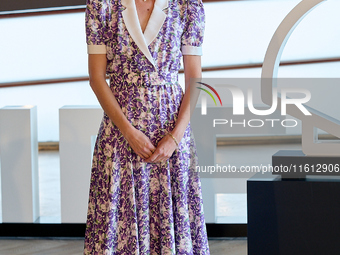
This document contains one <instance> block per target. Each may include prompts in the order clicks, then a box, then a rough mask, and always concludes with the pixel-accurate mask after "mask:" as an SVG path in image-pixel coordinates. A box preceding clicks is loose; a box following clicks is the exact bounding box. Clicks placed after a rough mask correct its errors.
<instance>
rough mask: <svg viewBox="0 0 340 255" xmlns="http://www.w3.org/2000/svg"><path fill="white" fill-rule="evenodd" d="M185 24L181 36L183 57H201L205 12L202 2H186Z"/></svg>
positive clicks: (192, 0)
mask: <svg viewBox="0 0 340 255" xmlns="http://www.w3.org/2000/svg"><path fill="white" fill-rule="evenodd" d="M186 8H187V10H186V15H187V16H186V19H185V20H186V24H185V25H184V31H183V34H182V45H181V51H182V54H183V55H202V43H203V36H204V29H205V12H204V7H203V3H202V0H187V6H186Z"/></svg>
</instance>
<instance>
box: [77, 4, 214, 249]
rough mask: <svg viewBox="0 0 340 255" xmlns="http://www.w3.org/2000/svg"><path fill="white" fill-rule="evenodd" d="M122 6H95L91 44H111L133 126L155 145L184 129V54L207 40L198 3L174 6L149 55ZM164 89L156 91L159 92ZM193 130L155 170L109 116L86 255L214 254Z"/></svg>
mask: <svg viewBox="0 0 340 255" xmlns="http://www.w3.org/2000/svg"><path fill="white" fill-rule="evenodd" d="M123 10H124V6H122V4H121V1H120V0H114V1H105V0H102V1H101V0H88V3H87V10H86V28H87V29H86V31H87V43H88V44H89V45H103V44H105V45H106V49H107V59H108V64H107V73H108V74H109V76H110V88H111V91H112V93H113V94H114V95H115V97H116V99H117V101H118V103H119V105H120V106H121V109H122V111H123V113H124V114H125V116H126V117H127V119H128V120H129V121H130V123H131V124H132V125H133V126H134V127H136V128H138V129H139V130H141V131H142V132H144V133H145V134H146V135H147V136H148V137H149V138H150V140H151V142H152V143H153V144H155V145H157V143H158V142H159V141H160V140H161V139H162V137H163V136H164V135H165V134H166V132H167V131H171V130H172V129H173V128H174V126H175V123H176V120H177V116H178V111H179V107H180V104H181V101H182V98H183V91H182V88H181V86H180V85H179V83H178V78H177V73H178V70H179V68H180V61H179V59H180V57H181V56H182V52H181V47H182V46H183V45H184V46H190V47H191V46H192V47H199V46H201V44H202V41H203V30H204V10H203V5H202V3H201V2H199V1H198V0H188V1H184V0H178V1H176V0H169V7H168V8H167V9H165V10H164V12H165V13H166V15H167V17H166V19H165V21H164V24H163V26H162V28H161V30H160V32H159V34H158V35H157V37H156V38H155V40H154V41H152V42H151V44H150V45H149V51H150V53H151V55H152V57H153V58H154V60H155V63H156V67H155V66H153V65H152V64H151V63H150V61H149V60H148V59H147V58H146V57H145V56H144V54H143V53H142V52H141V51H140V49H139V48H138V47H137V45H136V44H135V42H134V41H133V39H132V38H131V36H130V35H129V32H128V31H127V29H126V27H125V24H124V20H123V19H122V14H121V12H122V11H123ZM155 84H157V85H156V86H154V85H155ZM196 165H197V156H196V149H195V144H194V139H193V136H192V132H191V128H190V124H189V125H188V127H187V129H186V131H185V134H184V137H183V139H182V140H181V141H180V142H179V147H178V148H177V149H176V151H175V152H174V153H173V155H172V156H171V157H170V159H169V160H167V161H166V162H163V163H155V164H148V163H144V162H143V161H142V160H141V158H140V157H139V156H138V155H137V154H135V153H134V151H133V150H132V149H131V147H130V146H129V144H128V143H127V141H126V140H125V138H124V137H123V135H122V134H121V132H120V130H119V129H118V128H117V127H116V126H115V125H114V124H113V122H112V121H111V120H110V119H109V118H108V116H107V115H106V114H104V117H103V120H102V122H101V125H100V129H99V133H98V137H97V141H96V145H95V150H94V157H93V166H92V173H91V184H90V195H89V207H88V216H87V228H86V236H85V249H84V254H100V255H101V254H114V255H118V254H119V255H120V254H121V255H123V254H124V255H133V254H134V255H137V254H138V255H147V254H163V255H174V254H188V255H189V254H190V255H207V254H209V247H208V240H207V234H206V228H205V220H204V213H203V201H202V194H201V182H200V178H199V175H198V173H197V172H195V166H196Z"/></svg>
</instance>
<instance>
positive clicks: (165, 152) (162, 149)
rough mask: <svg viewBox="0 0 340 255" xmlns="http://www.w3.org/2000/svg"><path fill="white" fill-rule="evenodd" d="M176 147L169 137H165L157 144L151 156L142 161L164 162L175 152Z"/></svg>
mask: <svg viewBox="0 0 340 255" xmlns="http://www.w3.org/2000/svg"><path fill="white" fill-rule="evenodd" d="M176 148H177V145H176V143H175V141H174V140H173V139H172V137H171V136H170V135H168V134H167V135H165V136H164V137H163V138H162V139H161V140H160V141H159V143H158V144H157V147H156V150H155V151H154V152H153V154H152V155H151V156H150V157H149V158H147V159H145V160H144V162H147V163H159V162H164V161H166V160H167V159H169V158H170V157H171V155H172V154H173V153H174V151H175V150H176Z"/></svg>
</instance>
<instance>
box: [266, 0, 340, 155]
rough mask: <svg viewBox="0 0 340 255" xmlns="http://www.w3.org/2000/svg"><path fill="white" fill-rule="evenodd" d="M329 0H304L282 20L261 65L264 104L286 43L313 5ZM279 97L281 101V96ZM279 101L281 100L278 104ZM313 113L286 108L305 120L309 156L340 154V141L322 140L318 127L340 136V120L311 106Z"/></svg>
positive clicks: (305, 145) (268, 99)
mask: <svg viewBox="0 0 340 255" xmlns="http://www.w3.org/2000/svg"><path fill="white" fill-rule="evenodd" d="M324 1H326V0H302V1H301V2H300V3H299V4H298V5H297V6H296V7H295V8H294V9H293V10H292V11H291V12H290V13H289V14H288V15H287V16H286V17H285V19H284V20H283V21H282V22H281V24H280V26H279V27H278V28H277V30H276V32H275V34H274V35H273V37H272V39H271V41H270V44H269V46H268V49H267V52H266V56H265V59H264V62H263V66H262V75H261V97H262V101H263V102H264V103H265V104H268V105H271V104H272V91H273V87H277V84H276V78H277V74H278V68H279V65H280V60H281V56H282V52H283V50H284V48H285V46H286V43H287V41H288V39H289V37H290V36H291V34H292V33H293V31H294V30H295V28H296V27H297V26H298V24H299V23H300V22H301V21H302V20H303V19H304V17H306V16H307V15H308V14H309V13H310V12H311V11H312V10H313V9H314V8H316V7H317V6H318V5H320V4H321V3H323V2H324ZM278 100H279V101H280V102H281V100H280V98H278ZM279 104H280V103H279ZM306 108H307V109H308V110H309V111H310V112H311V113H312V115H311V116H306V115H304V114H302V112H301V111H300V110H299V109H298V108H297V107H295V106H293V105H292V106H290V107H288V108H287V114H288V115H291V116H293V117H296V118H298V119H300V120H301V121H302V149H303V152H304V153H305V154H306V155H308V156H340V142H339V141H327V142H325V141H319V140H318V134H317V128H320V129H322V130H324V131H326V132H328V133H329V134H332V135H334V136H336V137H339V138H340V120H337V119H334V118H332V117H330V116H328V115H326V114H323V113H321V112H319V111H317V110H315V109H312V108H310V107H307V106H306Z"/></svg>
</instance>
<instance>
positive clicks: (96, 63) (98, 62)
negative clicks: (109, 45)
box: [89, 55, 133, 137]
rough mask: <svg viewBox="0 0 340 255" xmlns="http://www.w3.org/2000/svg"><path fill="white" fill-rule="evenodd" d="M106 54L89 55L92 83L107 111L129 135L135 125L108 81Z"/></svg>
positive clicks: (125, 133) (123, 131) (120, 128)
mask: <svg viewBox="0 0 340 255" xmlns="http://www.w3.org/2000/svg"><path fill="white" fill-rule="evenodd" d="M106 61H107V60H106V55H89V74H90V85H91V88H92V90H93V92H94V93H95V95H96V96H97V99H98V101H99V103H100V105H101V106H102V108H103V110H104V111H105V113H106V114H107V115H108V116H109V118H110V119H111V120H112V122H113V123H114V124H115V125H116V126H117V127H118V128H119V130H120V131H121V132H122V134H123V135H124V137H127V136H128V135H129V133H131V132H130V131H132V129H133V127H132V125H131V124H130V123H129V121H128V120H127V119H126V117H125V115H124V114H123V112H122V109H121V108H120V105H119V104H118V102H117V100H116V98H115V96H114V95H113V94H112V91H111V89H110V88H109V86H108V84H107V82H106Z"/></svg>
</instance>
